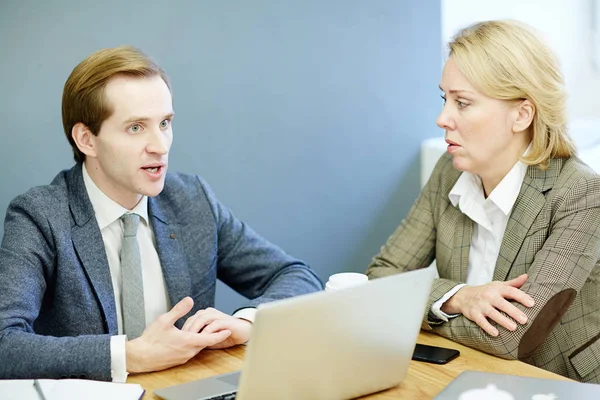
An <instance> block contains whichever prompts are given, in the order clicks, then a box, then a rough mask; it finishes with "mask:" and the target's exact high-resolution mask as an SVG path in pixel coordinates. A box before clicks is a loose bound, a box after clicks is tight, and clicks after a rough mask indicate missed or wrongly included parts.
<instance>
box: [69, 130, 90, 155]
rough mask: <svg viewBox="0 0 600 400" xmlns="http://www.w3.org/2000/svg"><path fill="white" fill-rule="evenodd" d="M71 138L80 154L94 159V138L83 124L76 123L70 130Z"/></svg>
mask: <svg viewBox="0 0 600 400" xmlns="http://www.w3.org/2000/svg"><path fill="white" fill-rule="evenodd" d="M71 136H72V137H73V141H74V142H75V144H76V145H77V148H78V149H79V151H80V152H82V153H83V154H85V155H86V157H96V140H95V139H96V136H95V135H94V134H93V133H92V131H90V129H89V128H88V127H87V126H86V125H85V124H83V123H82V122H78V123H76V124H75V125H74V126H73V129H72V130H71Z"/></svg>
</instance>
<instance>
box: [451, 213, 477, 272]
mask: <svg viewBox="0 0 600 400" xmlns="http://www.w3.org/2000/svg"><path fill="white" fill-rule="evenodd" d="M451 210H452V211H451V212H452V213H453V214H452V215H451V221H450V223H451V224H452V225H453V226H454V234H453V237H454V243H453V246H452V261H451V270H450V277H451V279H454V280H456V281H458V282H466V281H467V272H468V265H469V251H470V249H471V237H472V236H473V221H472V220H471V219H470V218H469V217H467V215H466V214H463V213H462V212H461V211H459V210H458V208H455V207H452V208H451Z"/></svg>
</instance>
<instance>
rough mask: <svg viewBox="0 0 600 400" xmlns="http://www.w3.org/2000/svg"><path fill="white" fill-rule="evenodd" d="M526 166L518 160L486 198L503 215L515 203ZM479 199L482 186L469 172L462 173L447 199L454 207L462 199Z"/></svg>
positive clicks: (509, 210) (527, 151)
mask: <svg viewBox="0 0 600 400" xmlns="http://www.w3.org/2000/svg"><path fill="white" fill-rule="evenodd" d="M530 149H531V144H530V145H529V147H527V150H526V151H525V153H524V154H523V155H527V153H529V150H530ZM527 168H528V166H527V164H525V163H524V162H523V161H521V160H519V161H517V162H516V164H515V165H514V166H513V167H512V168H511V170H510V171H508V173H507V174H506V175H505V176H504V178H502V180H501V181H500V183H499V184H498V186H496V188H494V190H493V191H492V193H490V195H489V196H488V199H489V200H490V201H492V202H493V203H494V204H495V205H496V206H497V207H498V208H499V209H500V210H501V211H502V213H504V215H506V216H508V215H509V214H510V212H511V210H512V208H513V206H514V205H515V202H516V201H517V197H518V196H519V192H520V191H521V186H522V185H523V180H524V179H525V175H526V174H527ZM465 196H466V197H471V196H475V197H481V198H482V199H483V186H482V184H481V179H480V178H479V177H478V176H477V175H473V174H471V173H470V172H466V171H465V172H463V173H462V174H461V175H460V177H459V178H458V180H457V181H456V183H455V184H454V186H453V187H452V190H450V193H449V194H448V197H449V199H450V202H451V203H452V205H453V206H454V207H456V205H457V204H460V200H461V198H462V197H465Z"/></svg>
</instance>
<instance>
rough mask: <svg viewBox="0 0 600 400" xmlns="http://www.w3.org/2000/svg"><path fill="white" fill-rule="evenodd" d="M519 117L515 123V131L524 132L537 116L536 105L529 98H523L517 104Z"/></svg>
mask: <svg viewBox="0 0 600 400" xmlns="http://www.w3.org/2000/svg"><path fill="white" fill-rule="evenodd" d="M516 107H517V112H518V114H517V119H516V120H515V122H514V123H513V132H515V133H516V132H523V131H525V130H527V129H528V128H529V127H530V126H531V123H532V122H533V117H534V116H535V106H534V105H533V103H532V102H531V101H529V100H527V99H525V100H521V101H520V102H519V103H518V104H517V106H516Z"/></svg>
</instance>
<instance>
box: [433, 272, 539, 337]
mask: <svg viewBox="0 0 600 400" xmlns="http://www.w3.org/2000/svg"><path fill="white" fill-rule="evenodd" d="M526 281H527V274H523V275H521V276H519V277H517V278H515V279H512V280H510V281H506V282H499V281H494V282H491V283H488V284H486V285H481V286H465V287H463V288H461V289H460V290H459V291H458V292H456V293H455V294H454V296H452V297H451V298H450V299H448V301H446V302H445V303H444V305H443V306H442V311H443V312H445V313H447V314H462V315H464V316H465V317H467V318H468V319H470V320H471V321H473V322H475V323H476V324H477V325H479V326H480V327H481V328H482V329H483V330H484V331H486V332H487V333H488V334H490V335H492V336H498V329H496V328H495V327H494V326H493V325H492V324H491V323H490V321H489V320H488V319H490V320H492V321H495V322H497V323H498V324H499V325H500V326H503V327H505V328H506V329H508V330H509V331H515V330H516V329H517V324H516V322H518V323H520V324H522V325H525V324H526V323H527V316H526V315H525V314H524V313H523V312H522V311H521V310H519V309H518V308H517V307H515V306H514V305H513V304H512V303H511V302H510V301H509V300H514V301H516V302H518V303H520V304H522V305H524V306H525V307H533V305H534V304H535V302H534V301H533V298H531V296H529V295H528V294H527V293H525V292H523V291H522V290H521V289H520V288H521V286H523V284H524V283H525V282H526ZM501 311H503V312H504V313H506V314H507V315H508V317H507V316H506V315H504V314H502V313H501ZM515 321H516V322H515Z"/></svg>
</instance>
